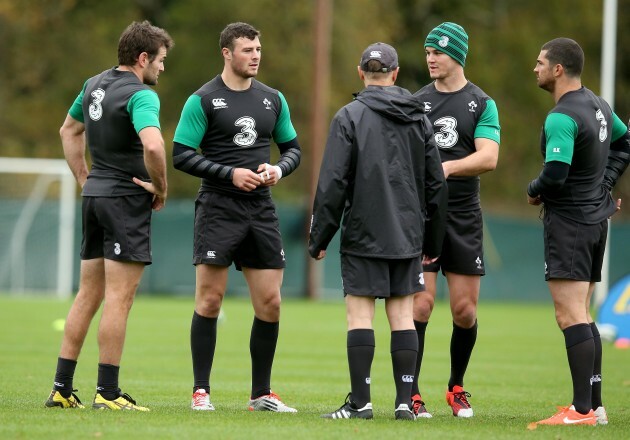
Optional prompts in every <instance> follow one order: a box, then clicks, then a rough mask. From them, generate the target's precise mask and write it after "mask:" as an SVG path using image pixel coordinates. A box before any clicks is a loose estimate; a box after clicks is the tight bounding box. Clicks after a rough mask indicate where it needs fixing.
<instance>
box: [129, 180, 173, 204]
mask: <svg viewBox="0 0 630 440" xmlns="http://www.w3.org/2000/svg"><path fill="white" fill-rule="evenodd" d="M131 180H133V183H135V184H136V185H138V186H141V187H143V188H144V189H145V190H147V191H148V192H150V193H151V194H153V201H152V202H151V208H152V209H153V210H155V211H159V210H160V209H162V208H164V205H166V191H158V190H157V188H156V187H155V185H153V183H151V182H145V181H144V180H140V179H138V178H137V177H133V178H132V179H131Z"/></svg>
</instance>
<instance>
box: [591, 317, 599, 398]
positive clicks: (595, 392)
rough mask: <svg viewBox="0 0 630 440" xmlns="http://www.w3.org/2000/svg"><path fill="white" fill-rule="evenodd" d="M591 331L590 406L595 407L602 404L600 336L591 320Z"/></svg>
mask: <svg viewBox="0 0 630 440" xmlns="http://www.w3.org/2000/svg"><path fill="white" fill-rule="evenodd" d="M591 331H592V332H593V343H594V344H595V359H594V362H593V375H592V376H591V408H593V409H597V408H599V407H600V406H602V338H601V337H600V336H599V329H598V328H597V326H596V325H595V323H594V322H591Z"/></svg>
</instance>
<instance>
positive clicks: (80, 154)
mask: <svg viewBox="0 0 630 440" xmlns="http://www.w3.org/2000/svg"><path fill="white" fill-rule="evenodd" d="M61 143H62V144H63V155H64V157H65V158H66V162H68V167H69V168H70V171H72V174H73V175H74V178H75V179H76V180H77V183H78V184H79V186H80V187H81V188H83V185H84V184H85V181H86V180H87V176H88V166H87V162H86V161H85V135H84V133H79V134H77V133H73V134H71V133H67V132H64V131H63V130H62V131H61Z"/></svg>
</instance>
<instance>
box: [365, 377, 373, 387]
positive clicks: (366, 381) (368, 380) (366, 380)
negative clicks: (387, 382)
mask: <svg viewBox="0 0 630 440" xmlns="http://www.w3.org/2000/svg"><path fill="white" fill-rule="evenodd" d="M365 383H366V384H368V385H369V384H371V383H372V379H371V378H369V377H366V378H365Z"/></svg>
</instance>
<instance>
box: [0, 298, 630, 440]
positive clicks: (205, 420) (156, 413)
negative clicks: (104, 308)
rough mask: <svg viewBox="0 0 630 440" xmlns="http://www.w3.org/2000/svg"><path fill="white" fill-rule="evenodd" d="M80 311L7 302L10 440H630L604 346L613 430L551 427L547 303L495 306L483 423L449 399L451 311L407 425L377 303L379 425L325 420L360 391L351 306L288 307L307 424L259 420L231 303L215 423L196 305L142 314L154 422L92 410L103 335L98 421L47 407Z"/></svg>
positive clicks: (284, 387)
mask: <svg viewBox="0 0 630 440" xmlns="http://www.w3.org/2000/svg"><path fill="white" fill-rule="evenodd" d="M69 306H70V303H69V302H67V301H63V302H60V301H56V300H52V299H41V298H24V299H23V298H16V297H7V296H2V297H0V323H1V324H0V325H1V329H2V331H1V332H0V438H2V439H14V438H15V439H31V438H50V439H55V438H83V439H86V438H111V439H127V438H134V439H136V438H152V439H161V438H177V439H188V438H212V439H262V438H269V439H285V438H291V439H296V438H298V439H300V440H305V439H349V438H356V439H379V440H384V439H396V438H405V437H407V438H409V437H410V436H412V437H422V438H449V439H458V438H461V439H494V438H502V439H503V438H506V439H510V438H514V439H516V438H528V439H538V438H540V439H561V438H562V439H574V438H598V439H622V438H629V436H630V434H629V433H630V404H628V398H627V395H626V392H628V391H629V390H630V368H628V365H630V350H618V349H615V348H614V347H613V346H612V344H605V346H604V372H603V387H604V402H605V405H606V408H607V410H608V414H609V418H610V423H609V425H608V426H596V427H588V426H567V427H539V428H538V429H536V430H533V431H530V430H528V429H527V425H528V424H529V423H530V422H532V421H536V420H540V419H542V418H545V417H548V416H550V415H552V413H553V412H554V411H555V405H566V404H569V403H570V399H571V381H570V376H569V370H568V365H567V360H566V355H565V350H564V340H563V338H562V334H561V332H560V331H559V330H558V329H557V328H556V325H555V322H554V314H553V307H552V305H551V304H550V303H547V304H498V303H484V302H483V299H482V302H481V305H480V309H479V336H478V339H477V345H476V348H475V351H474V353H473V356H472V360H471V363H470V366H469V368H468V373H467V375H466V386H465V388H466V390H467V391H469V392H470V393H471V394H472V397H471V399H470V401H471V403H472V405H473V408H474V411H475V416H474V417H473V418H472V419H458V418H456V417H453V416H452V415H451V412H450V408H449V407H448V406H447V405H446V403H445V401H444V391H445V388H446V383H447V381H448V376H449V354H448V350H449V348H448V347H449V340H450V334H451V320H450V313H449V311H448V304H447V303H444V302H438V303H437V304H436V308H435V311H434V314H433V317H432V319H431V322H430V324H429V327H428V330H427V341H426V346H425V356H424V363H423V367H422V372H421V382H420V384H421V390H422V395H423V398H424V400H425V401H426V403H427V408H428V409H429V411H431V412H432V413H433V418H432V419H420V420H418V421H416V422H400V421H395V420H394V397H395V395H394V383H393V379H392V372H391V359H390V355H389V329H388V325H387V321H386V319H385V313H384V307H383V302H382V301H379V302H378V303H377V314H376V315H377V316H376V321H375V330H376V345H377V346H376V354H375V358H374V364H373V367H372V374H371V376H372V403H373V406H374V420H372V421H364V420H322V419H321V418H320V415H321V414H322V413H324V412H329V411H332V410H334V409H337V408H338V407H339V406H340V405H341V404H342V403H343V400H344V397H345V395H346V393H347V392H348V391H349V378H348V367H347V362H346V327H345V325H346V324H345V308H344V304H343V303H342V302H310V301H301V300H285V302H284V303H283V309H282V319H281V327H280V339H279V342H278V349H277V352H276V359H275V363H274V371H273V376H272V387H273V390H274V391H275V392H276V393H278V394H279V395H280V396H281V397H282V399H283V400H284V401H285V402H286V403H287V404H289V405H290V406H294V407H296V408H297V409H298V411H299V413H297V414H273V413H258V412H256V413H253V412H249V411H247V400H248V397H249V396H248V393H249V384H250V361H249V348H248V347H249V331H250V329H251V323H252V317H253V312H252V309H251V306H250V303H249V301H247V300H244V299H227V300H226V301H225V303H224V311H225V315H226V319H225V320H224V321H223V322H221V323H220V325H219V336H218V342H217V348H216V357H215V361H214V366H213V373H212V380H211V385H212V392H211V400H212V402H213V404H214V406H215V407H216V411H215V412H211V413H208V412H194V413H193V411H191V410H190V408H189V405H190V396H191V386H192V371H191V360H190V348H189V329H190V318H191V316H192V310H193V300H192V298H190V299H182V298H176V299H172V298H156V297H147V296H142V295H141V296H139V297H138V298H137V300H136V303H135V304H134V307H133V309H132V312H131V317H130V321H129V326H128V331H127V341H126V345H125V352H124V355H123V361H122V367H121V373H120V385H121V388H122V389H123V391H124V392H127V393H129V394H131V396H133V397H134V398H135V399H136V400H137V401H138V404H140V405H143V406H148V407H149V408H150V409H151V412H150V413H129V412H124V413H123V412H100V411H93V410H92V409H90V408H89V405H90V403H91V400H92V398H93V395H94V388H95V386H96V374H97V362H98V351H97V347H96V325H97V322H94V323H93V325H92V328H91V330H90V333H89V334H88V337H87V340H86V343H85V346H84V348H83V352H82V354H81V357H80V359H79V364H78V367H77V371H76V376H75V382H74V385H75V388H78V390H79V392H78V395H79V397H80V398H81V399H82V400H83V402H84V403H86V404H87V405H86V406H87V408H86V409H84V410H58V409H46V408H44V406H43V403H44V400H45V399H46V397H47V396H48V393H49V392H50V389H51V386H52V381H53V378H54V372H55V367H56V359H57V355H58V350H59V346H60V343H61V336H62V333H61V332H60V331H59V329H58V327H59V326H58V323H55V321H56V320H59V319H60V318H65V315H66V313H67V311H68V309H69Z"/></svg>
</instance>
